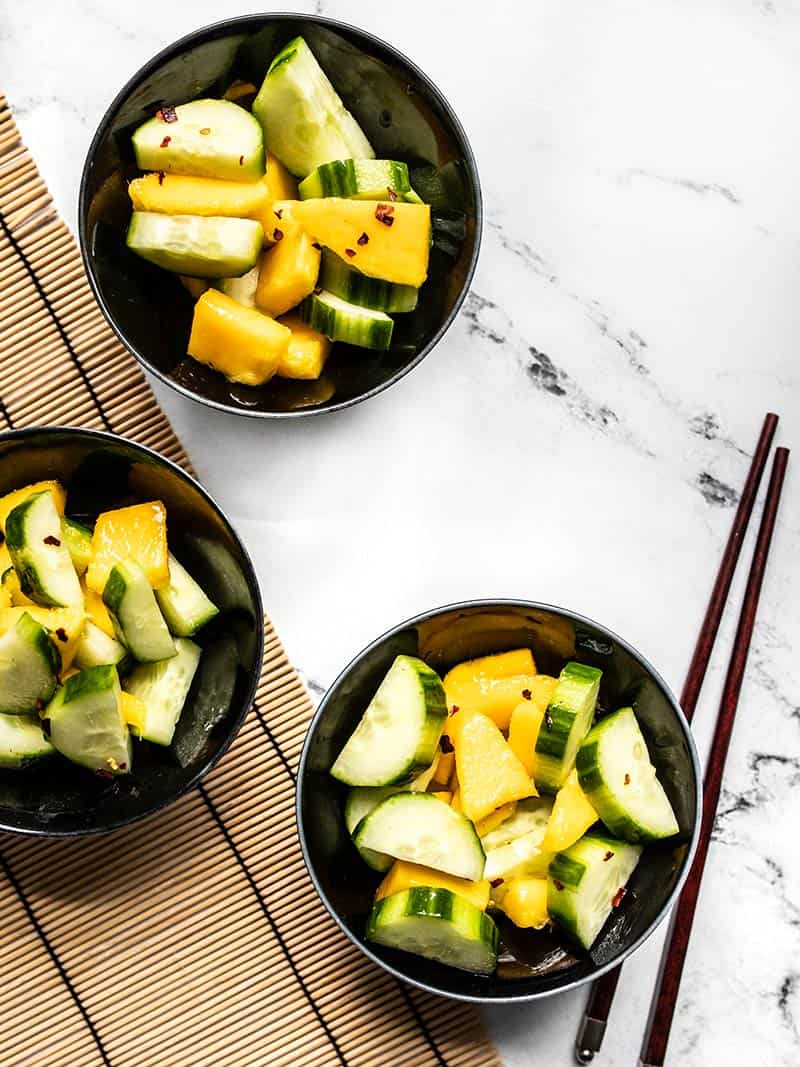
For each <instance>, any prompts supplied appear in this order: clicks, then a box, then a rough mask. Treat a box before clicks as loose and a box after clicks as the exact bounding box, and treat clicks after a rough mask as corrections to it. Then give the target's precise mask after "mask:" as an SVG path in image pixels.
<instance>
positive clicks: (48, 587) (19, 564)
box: [6, 489, 83, 608]
mask: <svg viewBox="0 0 800 1067" xmlns="http://www.w3.org/2000/svg"><path fill="white" fill-rule="evenodd" d="M6 544H7V545H8V551H9V553H10V555H11V562H12V563H13V564H14V570H15V571H16V572H17V574H18V575H19V584H20V588H21V589H22V592H23V593H25V595H26V596H28V597H30V599H31V600H34V601H36V603H37V604H42V605H43V606H44V607H50V608H72V607H81V608H82V607H83V593H82V591H81V585H80V582H79V581H78V575H77V574H76V572H75V567H74V566H73V564H72V559H71V558H70V554H69V551H68V549H67V546H66V544H65V543H64V534H63V531H62V529H61V516H60V515H59V513H58V511H57V510H56V506H55V503H54V502H53V496H52V493H51V492H50V490H49V489H47V490H44V491H43V492H41V493H33V494H32V495H31V496H29V497H27V498H26V499H25V500H24V501H23V502H22V503H21V504H18V505H17V507H15V508H14V509H13V511H11V513H10V514H9V516H8V518H7V519H6Z"/></svg>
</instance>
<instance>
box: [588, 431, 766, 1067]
mask: <svg viewBox="0 0 800 1067" xmlns="http://www.w3.org/2000/svg"><path fill="white" fill-rule="evenodd" d="M777 425H778V416H777V415H775V414H773V413H772V412H769V413H768V414H767V415H766V416H765V417H764V422H763V424H762V427H761V433H760V434H759V438H758V444H757V445H756V448H755V451H754V453H753V459H752V461H751V463H750V470H749V471H748V473H747V479H746V481H745V483H744V487H743V489H742V495H741V497H740V498H739V506H738V508H737V509H736V514H735V516H734V519H733V525H732V526H731V531H730V533H729V534H728V540H727V543H726V545H725V551H724V552H723V553H722V558H721V560H720V563H719V569H718V571H717V577H716V579H715V581H714V586H713V588H712V590H711V595H710V597H709V600H708V606H707V607H706V613H705V616H704V618H703V623H702V625H701V627H700V633H699V634H698V637H697V643H696V644H695V647H694V652H693V654H692V659H691V662H690V663H689V669H688V671H687V672H686V680H685V681H684V683H683V690H682V692H681V707H682V708H683V712H684V714H685V716H686V718H687V719H688V720H689V722H691V721H692V716H693V715H694V711H695V708H696V707H697V700H698V697H699V696H700V690H701V689H702V687H703V681H704V680H705V676H706V671H707V670H708V663H709V660H710V659H711V652H712V650H713V648H714V643H715V641H716V638H717V633H718V631H719V626H720V622H721V620H722V615H723V612H724V610H725V604H726V602H727V600H728V593H729V592H730V588H731V582H732V581H733V575H734V573H735V571H736V564H737V563H738V562H739V555H740V553H741V551H742V545H743V544H744V538H745V535H746V533H747V527H748V526H749V524H750V516H751V515H752V513H753V506H754V504H755V502H756V496H757V494H758V488H759V486H760V485H761V478H762V476H763V474H764V468H765V467H766V465H767V458H768V456H769V450H770V448H771V447H772V439H773V437H774V436H775V430H776V428H777ZM621 970H622V964H620V966H619V967H615V968H614V969H613V970H611V971H608V972H607V973H606V974H604V975H603V976H602V978H598V979H597V981H596V982H595V983H594V984H593V986H592V991H591V993H590V994H589V1001H588V1003H587V1005H586V1010H585V1012H584V1015H583V1020H582V1022H581V1025H580V1028H579V1030H578V1036H577V1039H576V1041H575V1058H576V1060H577V1061H578V1063H591V1061H592V1060H593V1059H594V1057H595V1055H596V1054H597V1053H598V1052H599V1051H600V1048H601V1046H602V1043H603V1037H604V1036H605V1031H606V1026H607V1023H608V1017H609V1014H610V1012H611V1006H612V1004H613V1003H614V994H615V993H616V989H617V983H618V982H619V976H620V972H621Z"/></svg>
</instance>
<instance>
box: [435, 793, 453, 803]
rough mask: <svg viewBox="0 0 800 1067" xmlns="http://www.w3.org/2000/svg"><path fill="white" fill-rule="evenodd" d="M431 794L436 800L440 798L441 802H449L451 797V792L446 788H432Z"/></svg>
mask: <svg viewBox="0 0 800 1067" xmlns="http://www.w3.org/2000/svg"><path fill="white" fill-rule="evenodd" d="M433 795H434V796H435V797H436V799H437V800H441V801H442V803H443V804H449V803H450V801H451V800H452V799H453V794H452V793H450V792H448V791H447V790H446V789H439V790H434V791H433Z"/></svg>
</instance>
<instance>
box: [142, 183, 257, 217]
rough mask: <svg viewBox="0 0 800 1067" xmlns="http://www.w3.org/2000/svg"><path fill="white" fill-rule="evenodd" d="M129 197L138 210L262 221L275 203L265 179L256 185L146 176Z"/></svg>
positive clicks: (163, 213) (164, 213)
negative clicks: (268, 209) (262, 217)
mask: <svg viewBox="0 0 800 1067" xmlns="http://www.w3.org/2000/svg"><path fill="white" fill-rule="evenodd" d="M128 194H129V195H130V198H131V202H132V203H133V208H134V211H157V212H160V213H161V214H162V215H215V216H220V215H221V216H223V217H225V218H237V219H259V218H260V217H261V215H262V214H263V212H264V211H265V209H266V208H267V207H268V206H269V204H270V202H271V200H272V197H271V195H270V191H269V188H268V186H267V183H266V181H265V179H264V178H261V179H260V180H259V181H256V182H235V181H230V182H229V181H222V180H220V179H219V178H195V177H189V176H186V175H182V174H145V175H143V176H142V177H141V178H134V179H133V181H132V182H131V183H130V185H129V186H128Z"/></svg>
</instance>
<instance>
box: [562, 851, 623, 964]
mask: <svg viewBox="0 0 800 1067" xmlns="http://www.w3.org/2000/svg"><path fill="white" fill-rule="evenodd" d="M641 854H642V849H641V847H639V846H637V845H628V844H626V843H625V842H623V841H617V840H616V839H615V838H613V837H607V836H605V835H604V834H586V836H585V837H582V838H581V839H580V841H576V842H575V844H574V845H572V846H571V847H570V848H568V849H566V851H564V852H559V853H558V855H557V856H556V857H555V858H554V859H553V861H552V863H551V864H550V868H549V871H548V875H547V910H548V911H549V913H550V915H551V917H552V918H553V919H555V920H556V922H557V923H558V924H559V926H561V927H563V929H564V930H565V931H566V932H567V934H569V936H570V937H571V938H572V939H573V940H574V941H577V943H578V944H579V945H582V946H583V947H584V948H586V949H588V948H591V947H592V945H593V944H594V942H595V940H596V939H597V935H598V934H599V933H600V931H601V929H602V928H603V925H604V924H605V921H606V919H607V918H608V917H609V915H610V914H611V912H612V910H613V908H614V907H615V906H616V905H617V904H619V902H620V900H621V899H622V896H623V895H624V894H623V893H621V892H620V890H623V889H624V888H625V886H626V884H627V882H628V879H629V878H630V876H631V875H632V874H633V871H634V869H635V867H636V864H637V863H638V862H639V857H640V856H641Z"/></svg>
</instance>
